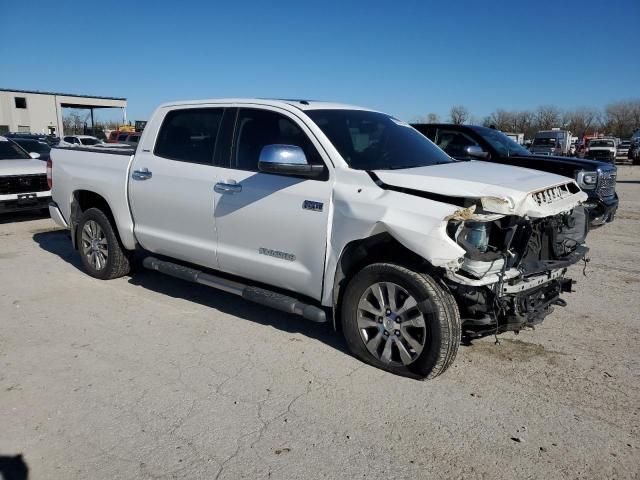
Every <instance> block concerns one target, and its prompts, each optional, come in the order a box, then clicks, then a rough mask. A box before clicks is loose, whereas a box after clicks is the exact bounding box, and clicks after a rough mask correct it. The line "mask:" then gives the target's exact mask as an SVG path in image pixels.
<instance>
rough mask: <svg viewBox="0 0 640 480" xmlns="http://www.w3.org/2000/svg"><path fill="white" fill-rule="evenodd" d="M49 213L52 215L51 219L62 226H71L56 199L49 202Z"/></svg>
mask: <svg viewBox="0 0 640 480" xmlns="http://www.w3.org/2000/svg"><path fill="white" fill-rule="evenodd" d="M49 215H50V216H51V219H52V220H53V221H54V222H56V223H57V224H58V225H60V226H61V227H62V228H69V224H68V223H67V221H66V220H65V219H64V215H62V212H61V211H60V208H58V204H57V203H56V202H54V201H50V202H49Z"/></svg>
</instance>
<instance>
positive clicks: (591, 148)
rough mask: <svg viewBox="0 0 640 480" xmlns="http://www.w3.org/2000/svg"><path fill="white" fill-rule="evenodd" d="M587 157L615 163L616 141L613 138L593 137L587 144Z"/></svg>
mask: <svg viewBox="0 0 640 480" xmlns="http://www.w3.org/2000/svg"><path fill="white" fill-rule="evenodd" d="M585 158H591V159H593V160H601V161H603V162H609V163H615V161H616V142H615V140H614V139H613V138H592V139H591V140H589V143H588V144H587V149H586V150H585Z"/></svg>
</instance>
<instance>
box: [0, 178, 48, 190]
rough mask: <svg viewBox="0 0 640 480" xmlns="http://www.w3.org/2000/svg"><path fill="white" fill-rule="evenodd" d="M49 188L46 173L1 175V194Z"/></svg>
mask: <svg viewBox="0 0 640 480" xmlns="http://www.w3.org/2000/svg"><path fill="white" fill-rule="evenodd" d="M48 190H49V186H48V185H47V175H46V174H44V173H43V174H36V175H10V176H6V177H0V195H10V194H14V193H33V192H46V191H48Z"/></svg>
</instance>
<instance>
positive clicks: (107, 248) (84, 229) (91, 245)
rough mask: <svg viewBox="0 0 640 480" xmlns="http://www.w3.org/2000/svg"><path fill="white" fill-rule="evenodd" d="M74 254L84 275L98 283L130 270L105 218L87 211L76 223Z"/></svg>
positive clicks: (120, 245) (108, 221) (94, 211)
mask: <svg viewBox="0 0 640 480" xmlns="http://www.w3.org/2000/svg"><path fill="white" fill-rule="evenodd" d="M78 250H79V252H80V258H81V259H82V264H83V265H84V268H85V271H86V272H87V273H88V274H89V275H91V276H92V277H95V278H99V279H101V280H110V279H112V278H118V277H122V276H123V275H126V274H127V273H129V270H130V269H131V267H130V263H129V256H128V252H126V250H125V249H124V247H123V246H122V244H121V243H120V240H119V239H118V237H117V235H116V232H115V229H114V228H113V225H112V224H111V221H110V220H109V218H108V217H107V216H106V215H105V214H104V213H103V212H102V211H101V210H99V209H97V208H89V209H88V210H87V211H85V212H84V213H83V214H82V216H81V217H80V222H79V223H78Z"/></svg>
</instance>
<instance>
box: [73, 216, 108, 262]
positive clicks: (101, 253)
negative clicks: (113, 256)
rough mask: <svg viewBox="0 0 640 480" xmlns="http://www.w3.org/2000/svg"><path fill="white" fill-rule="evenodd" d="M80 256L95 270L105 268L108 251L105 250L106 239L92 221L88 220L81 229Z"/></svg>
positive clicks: (100, 229)
mask: <svg viewBox="0 0 640 480" xmlns="http://www.w3.org/2000/svg"><path fill="white" fill-rule="evenodd" d="M80 238H81V239H82V245H81V248H82V254H83V255H84V256H85V257H86V258H87V261H88V262H89V263H90V264H91V266H92V267H93V268H95V269H96V270H102V269H103V268H105V267H106V266H107V258H108V257H109V250H107V237H106V235H105V233H104V231H102V228H100V225H98V224H97V223H96V222H95V221H94V220H89V221H88V222H87V223H85V224H84V225H83V227H82V234H81V237H80Z"/></svg>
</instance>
